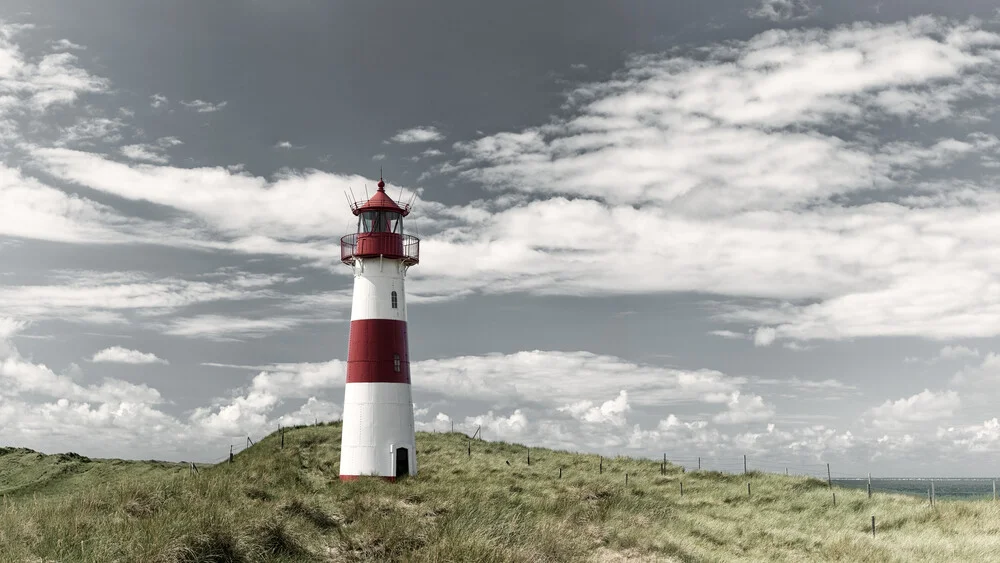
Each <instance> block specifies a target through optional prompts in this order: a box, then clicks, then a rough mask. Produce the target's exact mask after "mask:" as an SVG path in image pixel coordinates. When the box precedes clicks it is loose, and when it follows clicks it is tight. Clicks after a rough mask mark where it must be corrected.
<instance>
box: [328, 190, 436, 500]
mask: <svg viewBox="0 0 1000 563" xmlns="http://www.w3.org/2000/svg"><path fill="white" fill-rule="evenodd" d="M351 211H352V212H353V213H354V215H356V216H357V217H358V227H357V232H355V233H352V234H349V235H347V236H345V237H343V238H342V239H341V240H340V258H341V261H342V262H343V263H344V264H347V265H348V266H350V267H351V268H352V269H353V270H354V301H353V303H352V305H351V332H350V338H349V345H348V352H347V385H346V387H345V390H344V426H343V437H342V439H341V448H340V479H341V480H351V479H357V478H359V477H362V476H368V475H372V476H379V477H384V478H387V479H389V480H395V479H396V478H398V477H402V476H405V475H415V474H416V473H417V454H416V447H415V446H416V441H415V436H414V427H413V399H412V395H411V393H410V356H409V352H408V349H407V337H406V291H405V287H404V281H405V279H406V271H407V269H408V268H409V267H410V266H413V265H415V264H417V263H418V262H419V261H420V240H419V239H418V238H417V237H414V236H412V235H408V234H405V233H404V232H403V218H404V217H406V216H407V215H409V213H410V206H409V205H408V204H407V205H404V206H402V207H401V206H400V205H398V204H397V203H396V202H395V201H393V200H392V198H391V197H389V195H388V194H386V193H385V182H384V181H383V180H382V179H381V178H380V179H379V182H378V191H377V192H375V195H373V196H372V197H371V199H369V200H368V201H366V202H365V203H363V204H358V203H356V202H351Z"/></svg>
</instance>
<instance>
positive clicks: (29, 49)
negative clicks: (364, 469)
mask: <svg viewBox="0 0 1000 563" xmlns="http://www.w3.org/2000/svg"><path fill="white" fill-rule="evenodd" d="M477 4H481V3H467V2H459V1H456V0H432V1H430V2H423V3H421V4H420V5H419V6H416V5H413V6H409V5H402V4H400V3H398V2H388V1H385V0H373V1H369V2H364V3H333V2H319V1H315V0H292V1H288V2H281V3H276V2H268V1H266V0H252V1H247V2H212V3H205V2H200V1H196V0H180V1H177V2H171V3H145V2H129V1H125V0H92V1H91V2H89V3H88V9H87V10H86V11H83V12H81V11H80V10H79V9H78V6H77V5H76V3H74V2H72V1H71V0H30V1H28V0H6V1H5V2H4V3H3V4H2V6H0V264H2V267H0V445H13V446H24V447H30V448H33V449H36V450H39V451H44V452H64V451H75V452H77V453H80V454H83V455H89V456H94V457H122V458H130V459H151V458H155V459H166V460H185V461H198V462H210V461H215V460H219V459H222V458H223V457H225V456H226V455H227V454H228V452H229V447H230V445H235V446H236V447H237V448H239V447H241V446H242V444H244V443H245V442H246V438H247V437H248V436H249V437H251V438H252V439H255V440H256V439H258V438H260V437H262V436H264V435H266V434H268V433H270V432H272V431H274V430H276V429H277V428H278V427H279V425H292V424H301V423H310V422H313V421H316V420H335V419H337V418H338V417H339V416H340V413H341V409H342V402H343V392H344V377H345V374H344V361H345V359H346V353H347V338H348V330H349V319H350V299H351V283H352V277H351V275H350V270H349V268H348V267H347V266H344V265H343V264H341V263H340V261H339V258H340V256H339V248H338V247H339V240H340V237H341V236H343V235H345V234H348V233H350V232H352V230H353V229H355V224H354V217H353V216H352V215H351V213H350V209H349V207H348V205H347V201H346V199H345V191H346V192H348V193H351V192H353V194H354V195H355V196H357V197H358V198H360V199H363V194H364V193H365V192H366V190H368V191H369V192H370V191H372V190H373V189H374V184H375V183H376V182H377V181H378V178H379V174H380V170H382V174H383V175H384V177H385V180H386V182H387V183H388V187H387V190H388V192H389V194H390V195H392V196H393V197H398V196H399V195H400V194H403V197H404V199H409V198H410V197H412V198H413V203H414V211H413V213H412V214H411V215H410V216H409V217H408V218H407V220H406V221H407V222H406V226H405V228H406V229H407V231H408V232H409V233H411V234H415V235H417V236H419V237H420V238H421V245H420V253H421V262H420V264H419V265H418V266H416V267H414V268H412V269H411V270H410V271H409V273H408V276H407V281H408V286H407V292H408V293H407V295H408V314H409V337H410V359H411V361H412V362H413V363H412V366H411V372H412V381H413V395H414V402H415V404H416V410H415V413H416V421H417V428H418V430H426V431H445V430H450V429H451V428H452V425H453V424H454V427H455V429H456V430H462V431H465V432H467V433H469V434H471V433H472V432H474V431H475V429H476V428H479V427H481V429H482V434H483V436H484V437H485V438H486V439H489V440H505V441H511V442H518V443H524V444H528V445H531V446H545V447H556V448H561V449H569V450H573V451H585V452H595V453H602V454H604V455H609V456H613V455H629V456H640V457H650V458H660V457H661V456H662V455H663V454H664V453H666V454H667V457H668V459H673V460H677V461H678V462H682V463H685V464H687V465H689V466H690V465H691V464H693V463H694V460H696V459H697V458H698V457H701V458H702V459H703V463H704V465H705V467H706V468H718V469H724V470H742V460H743V458H742V456H743V455H747V456H748V459H749V465H750V467H751V469H753V468H758V469H762V470H773V471H781V470H783V468H785V467H788V468H789V469H790V471H792V472H800V473H811V474H825V472H826V465H825V464H826V463H830V464H831V467H832V470H833V474H834V476H861V475H865V474H867V473H868V472H872V473H873V474H875V475H881V476H991V475H994V474H995V470H994V468H995V467H996V466H997V463H998V462H1000V421H998V416H1000V413H998V410H1000V409H998V408H997V407H996V406H995V403H996V401H995V398H996V397H998V396H1000V339H998V336H1000V266H998V264H1000V260H998V259H1000V228H998V225H1000V191H998V190H997V188H996V187H995V186H996V185H997V179H998V177H1000V117H998V115H997V107H998V106H997V101H998V98H1000V11H998V10H997V9H996V7H995V5H994V3H993V2H987V1H978V0H976V1H973V0H953V1H948V2H944V1H943V0H933V1H932V0H924V1H907V2H903V1H898V0H897V1H893V0H884V1H881V2H878V3H873V2H859V1H855V0H848V1H841V2H832V1H827V2H821V1H815V0H699V1H698V2H694V1H687V0H685V1H677V2H670V3H666V2H660V3H654V2H648V1H638V0H623V1H620V2H594V1H589V0H583V1H577V2H556V1H551V2H544V3H537V2H530V3H529V2H522V1H520V0H513V1H511V2H507V3H504V4H497V5H477Z"/></svg>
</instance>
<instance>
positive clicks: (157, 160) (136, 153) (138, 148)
mask: <svg viewBox="0 0 1000 563" xmlns="http://www.w3.org/2000/svg"><path fill="white" fill-rule="evenodd" d="M118 151H119V152H121V153H122V155H124V156H125V157H126V158H129V159H131V160H139V161H143V162H152V163H153V164H166V163H168V162H170V158H169V157H167V156H166V155H164V154H162V152H160V151H161V149H160V147H158V146H156V145H150V144H138V145H125V146H122V147H119V148H118Z"/></svg>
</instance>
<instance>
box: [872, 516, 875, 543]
mask: <svg viewBox="0 0 1000 563" xmlns="http://www.w3.org/2000/svg"><path fill="white" fill-rule="evenodd" d="M872 537H873V538H874V537H875V517H874V516H872Z"/></svg>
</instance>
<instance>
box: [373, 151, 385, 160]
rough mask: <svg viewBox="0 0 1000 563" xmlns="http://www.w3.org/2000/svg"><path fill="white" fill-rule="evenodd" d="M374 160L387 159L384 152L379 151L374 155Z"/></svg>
mask: <svg viewBox="0 0 1000 563" xmlns="http://www.w3.org/2000/svg"><path fill="white" fill-rule="evenodd" d="M372 160H374V161H379V160H385V155H384V154H382V153H378V154H377V155H375V156H373V157H372Z"/></svg>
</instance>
